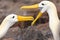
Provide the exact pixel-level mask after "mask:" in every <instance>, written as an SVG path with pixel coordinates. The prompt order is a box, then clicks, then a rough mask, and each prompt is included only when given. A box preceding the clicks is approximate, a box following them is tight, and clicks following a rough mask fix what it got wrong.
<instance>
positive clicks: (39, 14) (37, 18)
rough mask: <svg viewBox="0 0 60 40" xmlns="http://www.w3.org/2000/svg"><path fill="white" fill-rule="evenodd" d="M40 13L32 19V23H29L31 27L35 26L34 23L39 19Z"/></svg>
mask: <svg viewBox="0 0 60 40" xmlns="http://www.w3.org/2000/svg"><path fill="white" fill-rule="evenodd" d="M41 15H42V12H39V14H38V15H37V17H36V18H35V19H34V21H33V22H32V23H31V26H33V25H34V24H35V22H36V21H37V20H38V18H39V17H41Z"/></svg>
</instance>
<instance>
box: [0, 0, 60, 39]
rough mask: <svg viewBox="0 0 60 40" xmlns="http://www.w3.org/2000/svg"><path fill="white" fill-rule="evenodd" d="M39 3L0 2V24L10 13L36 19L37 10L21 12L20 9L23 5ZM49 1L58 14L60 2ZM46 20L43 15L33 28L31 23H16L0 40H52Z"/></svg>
mask: <svg viewBox="0 0 60 40" xmlns="http://www.w3.org/2000/svg"><path fill="white" fill-rule="evenodd" d="M40 1H42V0H0V23H1V22H2V20H3V19H4V18H5V17H6V16H7V15H9V14H12V13H14V14H18V15H24V16H26V15H27V16H28V15H31V16H34V17H36V15H37V13H38V12H39V9H33V10H28V11H27V10H21V9H20V7H21V6H23V5H31V4H36V3H39V2H40ZM50 1H52V2H54V3H55V4H56V7H57V10H58V13H60V3H58V2H60V1H57V0H50ZM56 1H57V2H56ZM59 15H60V14H59ZM48 18H49V17H48V14H46V13H45V14H43V16H42V17H41V18H40V19H39V20H38V21H37V22H36V24H35V25H34V26H30V24H31V22H30V23H28V22H22V25H21V22H20V23H16V24H15V25H13V26H12V27H11V28H10V29H9V30H8V32H7V34H6V35H5V36H4V37H3V38H2V39H0V40H53V36H52V33H51V31H50V29H49V26H48V25H49V24H48V21H49V20H48ZM59 18H60V16H59ZM42 20H43V21H42ZM23 24H25V25H23ZM22 26H24V27H22Z"/></svg>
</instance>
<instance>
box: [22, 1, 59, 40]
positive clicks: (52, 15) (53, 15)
mask: <svg viewBox="0 0 60 40" xmlns="http://www.w3.org/2000/svg"><path fill="white" fill-rule="evenodd" d="M31 8H42V9H40V12H39V14H38V15H37V17H36V19H35V20H34V21H33V22H32V25H33V24H34V23H35V22H36V20H37V19H38V18H39V17H40V16H41V15H42V13H44V12H45V11H46V12H47V13H48V15H49V27H50V29H51V31H52V34H53V37H54V40H60V34H59V33H60V20H59V18H58V15H57V9H56V6H55V4H54V3H52V2H50V1H41V2H40V3H39V4H36V5H32V6H22V7H21V9H31Z"/></svg>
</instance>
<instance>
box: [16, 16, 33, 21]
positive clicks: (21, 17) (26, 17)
mask: <svg viewBox="0 0 60 40" xmlns="http://www.w3.org/2000/svg"><path fill="white" fill-rule="evenodd" d="M17 19H18V21H33V20H34V18H33V17H32V16H17Z"/></svg>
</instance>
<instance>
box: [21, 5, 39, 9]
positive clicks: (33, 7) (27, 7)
mask: <svg viewBox="0 0 60 40" xmlns="http://www.w3.org/2000/svg"><path fill="white" fill-rule="evenodd" d="M38 7H39V5H38V4H35V5H30V6H22V7H21V8H20V9H35V8H38Z"/></svg>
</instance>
